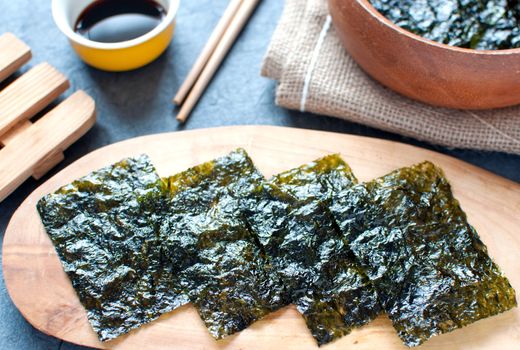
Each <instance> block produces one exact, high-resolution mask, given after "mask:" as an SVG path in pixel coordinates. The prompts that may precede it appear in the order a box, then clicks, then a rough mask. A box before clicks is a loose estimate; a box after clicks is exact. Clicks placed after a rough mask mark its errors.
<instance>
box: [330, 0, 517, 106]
mask: <svg viewBox="0 0 520 350" xmlns="http://www.w3.org/2000/svg"><path fill="white" fill-rule="evenodd" d="M329 7H330V13H331V15H332V20H333V23H334V25H335V27H336V30H337V32H338V34H339V37H340V39H341V41H342V43H343V45H344V46H345V48H346V49H347V51H348V52H349V54H350V55H351V56H352V58H354V60H355V61H356V62H357V63H358V64H359V65H360V66H361V68H363V70H365V71H366V72H367V73H368V74H369V75H371V76H372V77H373V78H374V79H376V80H378V81H379V82H381V83H382V84H383V85H385V86H387V87H389V88H391V89H392V90H395V91H397V92H399V93H401V94H403V95H405V96H408V97H410V98H413V99H415V100H419V101H422V102H425V103H428V104H432V105H436V106H443V107H450V108H459V109H488V108H497V107H506V106H512V105H516V104H520V49H510V50H472V49H462V48H458V47H453V46H448V45H444V44H440V43H437V42H434V41H432V40H428V39H425V38H422V37H420V36H418V35H415V34H412V33H411V32H408V31H407V30H404V29H402V28H400V27H399V26H397V25H395V24H393V23H392V22H391V21H390V20H388V19H387V18H385V17H384V16H383V15H382V14H381V13H379V12H378V11H377V10H376V9H375V8H374V7H373V6H372V5H371V4H370V3H369V1H368V0H329Z"/></svg>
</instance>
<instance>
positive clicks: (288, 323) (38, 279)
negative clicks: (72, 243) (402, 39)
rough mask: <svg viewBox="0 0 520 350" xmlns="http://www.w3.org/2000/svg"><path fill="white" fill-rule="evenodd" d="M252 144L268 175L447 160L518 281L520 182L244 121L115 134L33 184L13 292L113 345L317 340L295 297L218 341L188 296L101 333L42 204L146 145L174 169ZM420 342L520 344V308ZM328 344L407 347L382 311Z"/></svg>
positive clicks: (25, 307)
mask: <svg viewBox="0 0 520 350" xmlns="http://www.w3.org/2000/svg"><path fill="white" fill-rule="evenodd" d="M237 147H243V148H245V149H246V150H247V151H248V152H249V154H250V155H251V157H252V159H253V160H254V162H255V164H256V165H257V166H258V168H259V169H260V170H261V171H262V172H263V173H264V174H265V175H266V176H270V175H272V174H275V173H278V172H281V171H283V170H286V169H289V168H292V167H296V166H299V165H301V164H303V163H306V162H309V161H311V160H314V159H316V158H318V157H321V156H324V155H326V154H329V153H334V152H339V153H341V155H342V156H343V157H344V159H345V160H346V161H347V162H348V163H349V164H350V165H351V166H352V168H353V170H354V173H355V174H356V175H357V176H358V178H359V179H360V180H363V181H365V180H370V179H372V178H374V177H377V176H380V175H384V174H386V173H388V172H390V171H391V170H393V169H395V168H398V167H402V166H408V165H411V164H414V163H417V162H421V161H423V160H430V161H432V162H434V163H435V164H438V165H440V166H441V167H442V168H443V169H444V170H445V172H446V174H447V176H448V178H449V179H450V181H451V183H452V185H453V190H454V192H455V195H456V197H457V198H458V199H459V200H460V202H461V204H462V207H463V208H464V210H465V211H466V212H467V214H468V218H469V221H470V222H471V223H472V224H473V225H474V226H475V227H476V228H477V230H478V232H479V233H480V236H481V238H482V240H483V241H484V242H485V243H486V244H487V246H488V248H489V252H490V255H491V256H492V257H493V258H494V259H495V261H496V262H497V263H498V264H499V265H500V266H501V267H502V269H503V271H504V273H505V274H506V275H507V277H509V279H510V281H511V284H512V285H513V287H514V288H515V289H516V290H517V291H520V185H518V184H516V183H514V182H511V181H508V180H506V179H503V178H500V177H498V176H496V175H493V174H491V173H489V172H487V171H484V170H482V169H479V168H477V167H474V166H472V165H469V164H467V163H464V162H461V161H459V160H456V159H454V158H450V157H447V156H445V155H441V154H439V153H434V152H431V151H428V150H424V149H420V148H416V147H412V146H408V145H404V144H400V143H396V142H390V141H384V140H379V139H371V138H365V137H358V136H352V135H344V134H336V133H327V132H319V131H310V130H301V129H291V128H281V127H271V126H238V127H225V128H217V129H205V130H196V131H186V132H177V133H168V134H159V135H151V136H145V137H139V138H135V139H131V140H128V141H124V142H121V143H116V144H114V145H110V146H107V147H104V148H101V149H99V150H97V151H95V152H92V153H90V154H88V155H87V156H85V157H83V158H81V159H80V160H78V161H76V162H75V163H73V164H72V165H70V166H69V167H68V168H66V169H64V170H63V171H61V172H60V173H58V174H57V175H56V176H54V177H53V178H51V179H50V180H49V181H47V182H46V183H45V184H43V185H42V186H41V187H39V188H38V189H37V190H36V191H34V192H33V193H32V194H31V195H30V196H29V197H28V198H27V199H26V200H25V202H23V204H22V205H21V206H20V208H19V209H18V210H17V211H16V213H15V214H14V215H13V217H12V219H11V222H10V224H9V226H8V228H7V231H6V233H5V237H4V242H3V272H4V279H5V283H6V286H7V289H8V291H9V294H10V296H11V298H12V300H13V301H14V303H15V305H16V306H17V307H18V309H19V310H20V312H21V313H22V314H23V315H24V317H25V318H26V319H27V320H28V321H29V322H30V323H31V324H32V325H33V326H34V327H36V328H37V329H39V330H41V331H42V332H44V333H47V334H50V335H53V336H55V337H58V338H61V339H64V340H66V341H69V342H73V343H76V344H82V345H87V346H92V347H99V348H114V349H140V350H143V349H163V348H164V349H248V350H249V349H262V350H264V349H284V350H285V349H316V348H317V345H316V343H315V342H314V340H313V338H312V337H311V335H310V333H309V331H308V330H307V328H306V326H305V323H304V321H303V319H302V317H301V316H300V315H299V314H298V312H297V311H296V309H295V308H294V307H292V306H289V307H287V308H284V309H282V310H280V311H278V312H276V313H273V314H271V315H269V316H268V317H266V318H265V319H263V320H260V321H258V322H256V323H255V324H253V325H252V326H251V327H249V328H248V329H246V330H244V331H242V332H241V333H239V334H236V335H234V336H231V337H229V338H226V339H224V340H221V341H218V342H217V341H215V340H214V339H213V338H212V337H211V336H210V335H209V333H208V332H207V330H206V328H205V327H204V325H203V323H202V321H201V320H200V318H199V317H198V315H197V312H196V311H195V309H194V308H193V306H191V305H187V306H184V307H182V308H180V309H178V310H175V311H173V312H171V313H169V314H166V315H163V316H162V317H161V318H160V319H159V320H157V321H155V322H152V323H150V324H149V325H146V326H144V327H142V328H140V329H137V330H135V331H133V332H131V333H130V334H128V335H126V336H123V337H120V338H119V339H116V340H115V341H112V342H109V343H105V344H102V343H100V342H99V341H98V340H97V338H96V335H95V334H94V332H93V331H92V329H91V328H90V326H89V324H88V321H87V318H86V313H85V310H84V309H83V307H82V306H81V304H80V303H79V300H78V298H77V297H76V295H75V293H74V290H73V289H72V286H71V284H70V282H69V280H68V278H67V276H66V275H65V273H64V272H63V270H62V268H61V265H60V262H59V260H58V257H57V255H56V253H55V251H54V248H53V246H52V244H51V241H50V240H49V238H48V236H47V235H46V233H45V231H44V229H43V227H42V224H41V223H40V219H39V217H38V214H37V212H36V207H35V206H36V202H37V201H38V200H39V199H40V198H41V197H42V196H43V195H45V194H47V193H49V192H52V191H54V190H56V189H57V188H58V187H60V186H62V185H65V184H67V183H69V182H71V181H72V180H74V179H76V178H78V177H81V176H83V175H86V174H87V173H89V172H91V171H93V170H96V169H98V168H101V167H103V166H105V165H108V164H111V163H113V162H116V161H118V160H120V159H121V158H124V157H128V156H134V155H138V154H141V153H147V154H148V155H149V156H150V157H151V158H152V160H153V162H154V164H155V165H156V167H157V170H158V171H159V173H160V175H162V176H167V175H170V174H174V173H176V172H179V171H182V170H184V169H186V168H188V167H190V166H193V165H196V164H199V163H202V162H204V161H207V160H210V159H213V158H215V157H217V156H220V155H224V154H225V153H227V152H229V151H231V150H233V149H235V148H237ZM420 348H421V349H425V350H426V349H450V350H452V349H472V350H475V349H500V350H508V349H511V350H512V349H519V348H520V311H519V309H518V308H516V309H514V310H512V311H509V312H506V313H504V314H502V315H499V316H495V317H492V318H489V319H486V320H482V321H479V322H477V323H475V324H472V325H470V326H468V327H466V328H464V329H461V330H457V331H454V332H452V333H450V334H446V335H441V336H438V337H434V338H433V339H432V340H430V341H428V342H427V343H426V344H425V345H423V346H421V347H420ZM323 349H326V350H328V349H405V347H404V346H403V345H402V343H401V341H400V340H399V338H398V337H397V335H396V333H395V331H394V329H393V328H392V326H391V323H390V321H389V320H388V318H387V317H386V316H381V317H379V318H378V319H377V320H375V321H374V322H372V323H370V324H369V325H367V326H365V327H363V328H361V329H358V330H355V331H353V332H352V333H351V334H350V335H348V336H345V337H343V338H341V339H340V340H338V341H336V342H334V343H332V344H329V345H327V346H324V347H323Z"/></svg>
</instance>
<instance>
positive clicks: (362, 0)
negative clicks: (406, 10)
mask: <svg viewBox="0 0 520 350" xmlns="http://www.w3.org/2000/svg"><path fill="white" fill-rule="evenodd" d="M355 1H356V2H357V3H358V4H359V5H360V6H362V7H363V9H364V10H365V11H366V12H367V13H368V14H369V15H371V16H372V17H374V18H375V19H376V20H378V21H379V22H380V23H382V24H383V25H385V26H386V27H388V28H390V29H392V30H394V31H396V32H397V33H398V34H400V35H404V36H407V37H408V38H410V39H412V40H414V41H419V42H421V43H423V44H426V45H429V46H434V47H437V48H440V49H445V50H449V51H452V52H456V53H464V54H473V55H480V56H505V55H512V54H520V48H513V49H500V50H498V49H497V50H476V49H468V48H463V47H457V46H451V45H448V44H443V43H439V42H437V41H434V40H431V39H427V38H425V37H422V36H420V35H418V34H414V33H412V32H410V31H408V30H406V29H404V28H402V27H400V26H398V25H397V24H395V23H394V22H392V21H391V20H390V19H388V18H386V17H385V16H384V15H383V14H382V13H381V12H379V11H378V10H377V9H376V8H375V7H374V6H373V5H372V4H371V3H370V1H369V0H355Z"/></svg>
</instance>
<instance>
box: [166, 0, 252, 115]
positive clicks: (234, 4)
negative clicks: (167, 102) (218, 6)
mask: <svg viewBox="0 0 520 350" xmlns="http://www.w3.org/2000/svg"><path fill="white" fill-rule="evenodd" d="M241 4H242V0H231V1H230V3H229V5H228V7H227V8H226V11H225V12H224V14H223V15H222V18H221V19H220V21H219V22H218V24H217V26H216V27H215V29H214V30H213V33H211V36H210V37H209V39H208V42H207V43H206V45H205V46H204V49H203V50H202V52H201V53H200V55H199V57H198V58H197V61H195V64H194V65H193V67H192V68H191V70H190V72H189V73H188V76H187V77H186V80H184V82H183V83H182V85H181V87H180V88H179V91H177V94H176V95H175V97H174V98H173V103H175V104H176V105H180V104H181V103H182V102H183V101H184V99H185V98H186V95H188V93H189V92H190V89H191V88H192V86H193V84H195V82H196V81H197V78H198V77H199V75H200V72H202V70H203V69H204V66H205V65H206V63H207V62H208V60H209V58H210V57H211V54H212V53H213V51H215V48H216V47H217V45H218V43H219V42H220V40H221V39H222V36H223V35H224V33H225V32H226V29H227V28H228V27H229V24H230V23H231V21H232V20H233V18H234V17H235V15H236V13H237V11H238V9H239V8H240V5H241Z"/></svg>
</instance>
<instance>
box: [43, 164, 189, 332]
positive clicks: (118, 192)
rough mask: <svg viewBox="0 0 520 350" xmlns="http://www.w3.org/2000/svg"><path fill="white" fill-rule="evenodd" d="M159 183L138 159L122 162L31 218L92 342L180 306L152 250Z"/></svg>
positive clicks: (169, 273) (172, 276)
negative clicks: (43, 233) (36, 219)
mask: <svg viewBox="0 0 520 350" xmlns="http://www.w3.org/2000/svg"><path fill="white" fill-rule="evenodd" d="M161 187H162V186H161V182H160V179H159V177H158V175H157V174H156V172H155V169H154V167H153V166H152V165H151V163H150V160H149V159H148V158H147V157H146V156H141V157H139V158H128V159H125V160H123V161H121V162H119V163H116V164H114V165H111V166H108V167H106V168H103V169H101V170H98V171H95V172H93V173H91V174H89V175H87V176H85V177H83V178H81V179H79V180H77V181H74V182H73V183H71V184H69V185H67V186H64V187H62V188H61V189H59V190H58V191H57V192H55V193H53V194H49V195H47V196H45V197H44V198H42V199H41V200H40V201H39V202H38V211H39V213H40V216H41V218H42V221H43V224H44V226H45V228H46V230H47V233H48V234H49V236H50V238H51V240H52V242H53V244H54V246H55V249H56V252H57V253H58V256H59V257H60V260H61V262H62V265H63V268H64V270H65V272H66V273H67V275H68V276H69V278H70V280H71V282H72V285H73V287H74V289H75V290H76V292H77V294H78V296H79V299H80V301H81V303H82V304H83V305H84V307H85V309H86V310H87V316H88V319H89V321H90V323H91V325H92V328H93V329H94V330H95V331H96V333H97V334H98V337H99V339H100V340H103V341H104V340H109V339H113V338H115V337H117V336H119V335H121V334H124V333H126V332H128V331H129V330H131V329H133V328H136V327H138V326H140V325H142V324H144V323H147V322H150V321H151V320H153V319H155V318H157V317H158V316H159V315H161V314H162V313H164V312H168V311H170V310H173V309H175V308H177V307H179V306H180V305H183V304H185V303H187V302H188V298H187V296H186V295H185V294H184V293H183V292H182V291H181V290H180V288H179V287H178V286H179V284H178V283H177V282H176V281H177V278H176V275H177V270H175V269H173V267H174V266H173V265H171V264H169V263H166V262H167V261H166V260H165V259H164V254H163V252H162V250H161V248H160V246H161V242H162V241H163V237H160V233H159V230H158V227H157V226H158V225H157V223H158V222H160V218H159V217H158V214H157V212H158V211H157V208H156V201H155V198H156V197H157V196H158V195H160V191H161Z"/></svg>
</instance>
